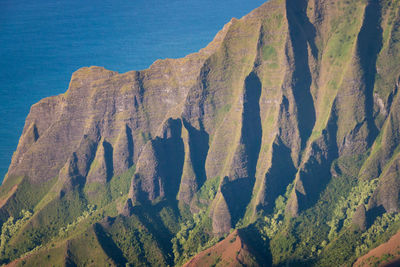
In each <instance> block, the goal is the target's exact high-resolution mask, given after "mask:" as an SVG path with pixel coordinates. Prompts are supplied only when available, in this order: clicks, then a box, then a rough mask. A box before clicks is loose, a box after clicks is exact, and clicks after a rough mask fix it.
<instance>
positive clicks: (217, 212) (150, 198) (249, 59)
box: [0, 0, 400, 263]
mask: <svg viewBox="0 0 400 267" xmlns="http://www.w3.org/2000/svg"><path fill="white" fill-rule="evenodd" d="M399 6H400V4H399V2H398V1H389V0H381V1H378V0H369V1H344V0H343V1H336V0H335V1H334V0H315V1H314V0H286V1H283V0H272V1H270V2H267V3H266V4H264V5H263V6H261V7H259V8H258V9H256V10H254V11H253V12H252V13H250V14H249V15H247V16H245V17H243V18H242V19H240V20H237V19H232V21H231V22H229V23H228V24H227V25H225V27H224V28H223V30H221V32H219V33H218V34H217V36H216V37H215V39H214V40H213V41H212V42H211V43H210V44H209V45H208V46H207V47H206V48H204V49H202V50H201V51H199V52H198V53H195V54H192V55H189V56H187V57H185V58H182V59H166V60H159V61H156V62H155V63H154V64H153V65H152V66H151V67H150V68H149V69H147V70H143V71H132V72H128V73H124V74H119V73H116V72H112V71H108V70H105V69H103V68H100V67H90V68H82V69H80V70H78V71H77V72H75V73H74V74H73V75H72V78H71V82H70V86H69V89H68V91H67V92H66V93H65V94H63V95H59V96H55V97H50V98H46V99H44V100H42V101H40V102H39V103H37V104H35V105H34V106H32V108H31V111H30V113H29V115H28V117H27V119H26V123H25V127H24V130H23V134H22V136H21V139H20V142H19V145H18V148H17V151H16V152H15V154H14V156H13V158H12V163H11V165H10V168H9V171H8V174H7V176H6V178H5V181H4V183H3V186H2V192H1V198H2V200H1V202H0V203H1V216H2V217H1V218H2V220H3V221H6V220H7V218H8V217H9V216H14V217H16V216H18V214H19V212H20V210H21V209H28V210H33V211H34V213H33V216H32V218H30V219H29V220H28V221H29V223H27V224H26V225H25V226H23V227H22V228H21V230H19V232H20V233H21V234H22V233H23V232H24V231H25V232H27V233H34V232H35V231H36V230H35V227H36V225H37V224H38V223H39V222H43V221H46V219H45V218H46V216H47V214H48V213H49V212H56V214H57V215H56V217H57V218H58V219H60V218H67V222H58V223H55V225H54V226H53V227H54V231H55V232H57V231H58V228H57V227H61V226H62V225H63V223H73V221H74V218H76V217H77V215H76V214H79V212H82V211H83V210H84V209H85V208H84V205H87V204H95V205H96V206H97V207H98V209H100V210H101V209H104V211H103V216H105V215H104V214H108V215H109V216H111V217H116V216H117V217H118V216H125V217H126V216H127V217H130V216H138V220H139V221H140V224H143V225H144V226H145V227H146V229H147V230H148V231H149V232H151V233H152V234H153V235H155V236H156V235H157V234H159V233H162V232H163V229H153V228H152V227H154V226H149V225H152V223H154V222H156V221H157V220H158V219H159V220H161V221H162V223H163V224H164V225H165V227H166V229H167V230H168V231H167V232H168V233H169V235H168V234H166V236H162V238H161V240H162V241H160V240H159V243H158V246H159V247H160V251H161V252H160V255H164V256H162V257H161V258H163V262H164V263H168V262H171V261H173V260H175V262H179V260H182V255H181V254H179V253H178V254H179V255H178V256H176V255H175V259H171V258H169V257H170V256H165V255H167V254H168V253H171V250H172V249H173V250H174V252H175V250H178V251H181V253H188V254H187V255H186V257H187V256H188V255H191V254H190V253H189V252H188V251H190V248H186V247H185V246H184V245H183V244H182V243H179V242H178V241H179V240H178V241H176V240H175V241H176V242H178V243H177V244H178V245H176V247H177V248H175V247H173V246H172V245H171V244H170V245H165V244H164V243H165V242H166V241H165V240H171V238H172V237H173V236H174V235H175V234H176V233H177V231H178V229H176V228H174V227H172V226H169V225H168V223H167V222H166V221H168V220H169V221H171V220H172V221H173V220H175V222H178V221H180V220H181V219H179V218H186V219H187V216H189V217H193V214H202V216H203V217H202V218H203V219H202V220H203V221H204V223H202V224H201V225H202V226H201V227H206V225H209V226H210V227H209V230H207V231H208V232H209V236H208V237H207V238H208V239H207V240H211V239H212V236H221V235H224V234H226V233H228V232H229V231H230V229H231V228H235V227H239V226H241V227H242V226H246V225H248V224H250V223H251V222H255V221H257V220H258V219H259V218H261V217H260V216H264V215H265V214H266V215H267V217H268V216H275V215H276V218H281V217H282V216H284V218H286V219H287V220H290V218H292V220H295V217H297V216H301V215H302V214H304V213H303V212H305V211H307V210H308V211H310V210H311V211H315V212H316V209H318V208H317V207H319V206H318V205H320V204H319V203H320V202H321V201H322V200H321V199H323V195H324V194H328V193H329V192H330V191H329V190H330V189H329V188H331V187H330V186H331V184H334V183H335V181H342V180H341V179H350V180H349V181H350V182H349V181H347V180H346V181H347V182H348V183H349V184H350V185H351V186H350V187H346V188H342V190H343V192H340V193H337V195H342V193H343V194H344V195H342V197H343V198H344V199H346V198H349V196H350V194H351V192H353V191H352V189H351V187H352V188H356V187H357V185H360V184H362V183H368V184H372V185H375V186H372V189H371V190H372V191H371V192H370V193H368V194H367V193H365V194H367V195H366V196H364V195H362V194H364V193H360V195H362V197H359V198H360V200H359V201H358V202H360V203H358V202H357V203H356V204H357V206H356V207H358V206H359V205H361V204H362V205H364V204H368V205H367V209H366V210H363V212H364V213H363V222H362V226H363V227H362V228H363V230H364V231H365V230H366V229H365V227H367V226H366V225H368V224H369V225H373V223H374V221H373V220H374V218H376V216H381V215H382V214H383V213H390V214H392V213H396V214H397V213H398V212H399V211H400V198H399V196H400V178H399V177H400V176H399V164H398V163H399V161H398V159H399V155H398V147H399V144H400V139H399V138H400V135H399V133H400V129H399V127H400V118H399V116H400V115H399V114H400V110H399V107H400V105H399V103H398V101H399V97H398V85H399V81H400V77H399V76H400V65H399V64H398V63H397V62H399V59H400V51H399V43H398V41H399V38H400V33H399V26H400V19H399ZM343 177H346V178H343ZM349 177H350V178H349ZM371 181H373V182H371ZM347 182H346V183H347ZM337 183H340V182H337ZM343 183H344V182H343ZM11 188H12V190H11ZM38 188H40V189H38ZM10 190H11V191H10ZM339 190H340V189H339ZM326 192H328V193H326ZM346 194H347V195H346ZM31 195H34V197H31ZM334 196H335V197H337V196H336V195H334ZM335 197H334V198H335ZM334 198H333V199H334ZM282 199H283V200H282ZM331 199H332V198H331ZM278 200H279V201H280V202H282V203H281V205H278V202H279V201H278ZM280 202H279V203H280ZM361 202H363V203H361ZM71 203H73V204H71ZM165 203H168V204H165ZM82 204H84V205H82ZM74 205H75V206H74ZM113 205H114V206H113ZM282 205H283V206H282ZM321 205H322V204H321ZM330 205H331V208H332V209H334V208H335V205H336V203H330ZM142 206H143V207H144V206H148V207H152V208H155V209H156V210H157V212H161V211H162V210H163V209H162V207H164V209H165V207H166V206H169V207H170V208H171V209H173V210H174V212H172V213H171V212H170V213H168V212H167V213H168V214H169V215H168V216H172V217H171V218H170V217H168V216H167V217H168V218H170V219H166V217H165V216H164V215H160V217H157V218H158V219H156V218H152V219H149V218H148V217H149V216H150V217H152V215H148V216H147V215H146V216H145V215H143V214H145V213H146V212H144V211H142V210H141V208H140V207H142ZM278 206H279V207H278ZM61 207H62V208H61ZM68 207H75V208H68ZM356 207H349V209H354V210H355V208H356ZM362 207H364V206H362ZM160 210H161V211H160ZM353 212H354V211H349V213H347V215H346V216H350V215H351V214H352V213H353ZM358 213H360V212H358ZM358 213H357V214H358ZM118 214H122V215H118ZM133 214H136V215H133ZM160 214H161V213H160ZM172 214H173V215H172ZM274 214H275V215H274ZM53 215H54V214H53ZM108 215H107V216H108ZM96 216H97V217H95V218H96V219H91V220H92V221H91V222H92V223H93V222H95V221H100V220H105V219H102V216H100V215H96ZM89 217H90V216H89ZM364 217H368V218H369V219H368V220H370V221H371V222H369V223H366V222H365V220H367V219H366V218H364ZM90 218H91V217H90ZM118 218H119V217H118ZM268 218H269V217H268ZM274 218H275V217H274ZM286 219H285V220H286ZM121 220H122V219H121ZM132 220H133V219H132ZM182 220H185V219H182ZM207 220H210V221H209V222H208V223H205V221H207ZM282 220H283V219H282ZM332 220H333V221H334V220H335V218H332ZM340 220H341V221H342V223H343V221H346V218H341V219H340ZM355 221H357V222H358V221H359V220H355ZM131 223H132V222H131ZM121 224H123V223H122V222H121ZM199 225H200V224H199ZM288 225H289V226H288V227H289V228H287V229H290V227H292V226H290V225H291V224H290V223H289V224H288ZM99 227H101V226H99ZM107 227H108V228H107ZM107 227H105V229H106V230H105V231H108V230H107V229H113V228H112V226H107ZM110 227H111V228H110ZM132 227H134V228H135V227H138V226H137V225H136V226H132ZM193 227H194V228H193V229H197V228H196V227H197V226H193ZM201 227H200V226H198V229H203V228H201ZM266 227H267V228H268V227H269V226H266ZM282 227H283V226H282ZM206 228H207V227H206ZM206 228H205V229H206ZM96 229H98V228H96ZM96 229H95V230H93V231H94V232H95V234H96V235H97V237H98V236H99V234H98V230H96ZM166 229H164V230H166ZM207 229H208V228H207ZM114 230H115V229H114ZM114 230H109V231H111V232H112V231H114ZM339 230H340V229H339ZM339 230H338V231H339ZM38 231H39V232H40V230H38ZM115 231H116V230H115ZM55 232H54V233H50V234H49V233H47V232H46V233H42V232H41V236H42V237H40V238H38V239H37V240H40V242H39V243H38V244H47V242H50V240H53V238H54V235H55ZM267 232H268V231H267ZM267 236H268V238H270V239H272V240H273V237H274V236H275V234H274V235H267ZM157 238H158V237H157ZM297 238H299V237H297ZM178 239H179V238H178ZM192 239H193V238H192ZM98 240H99V242H100V243H101V242H103V241H101V240H103V239H101V238H99V237H98ZM193 240H195V238H194V239H193ZM320 241H322V240H320ZM10 242H14V243H12V244H14V245H15V246H16V247H18V246H20V245H19V242H18V241H16V240H14V241H13V239H11V241H10ZM32 242H33V241H32ZM110 242H111V241H110ZM113 242H115V246H116V247H117V248H118V246H120V244H119V243H118V241H115V240H114V241H113ZM138 242H139V241H138ZM140 242H144V241H143V240H142V241H140ZM168 242H169V241H168ZM168 242H167V243H168ZM193 242H194V241H193ZM271 242H273V241H271ZM32 244H36V243H35V242H33V243H32ZM113 244H114V243H113ZM179 244H180V245H179ZM171 246H172V247H171ZM33 247H35V245H31V246H25V247H24V246H22V245H21V247H18V248H19V252H17V253H16V254H12V253H11V252H10V253H11V254H10V255H11V256H10V258H11V259H12V258H13V257H16V255H17V256H19V255H21V253H23V252H26V251H29V250H31V249H32V248H33ZM67 247H68V246H67ZM102 247H103V250H105V251H106V253H114V252H115V251H114V252H107V249H105V248H104V244H103V245H102ZM321 249H322V248H321ZM118 250H121V248H120V247H119V248H118V249H117V250H116V251H118ZM122 250H123V249H122ZM144 250H146V249H145V248H144ZM182 251H183V252H182ZM2 253H4V252H2ZM121 253H125V254H126V253H128V252H126V251H124V250H123V252H121ZM129 253H131V254H132V255H133V254H135V253H134V252H129ZM129 253H128V254H129ZM125 254H124V255H123V256H121V257H125V258H126V259H127V260H128V261H129V259H131V258H130V257H131V256H127V255H125ZM129 255H130V254H129ZM277 255H280V254H279V253H278V254H277ZM311 255H313V254H312V253H311ZM132 257H133V256H132ZM180 257H181V258H180ZM276 257H277V258H274V261H275V260H276V259H278V262H279V260H280V259H281V258H279V257H280V256H279V257H278V256H276ZM177 259H178V260H177ZM114 260H115V258H114ZM75 261H77V262H78V260H77V259H75Z"/></svg>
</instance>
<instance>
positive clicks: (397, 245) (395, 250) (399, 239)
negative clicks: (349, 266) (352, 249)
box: [354, 232, 400, 266]
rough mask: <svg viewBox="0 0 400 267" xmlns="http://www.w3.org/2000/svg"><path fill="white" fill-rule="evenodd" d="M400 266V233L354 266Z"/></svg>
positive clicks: (360, 259)
mask: <svg viewBox="0 0 400 267" xmlns="http://www.w3.org/2000/svg"><path fill="white" fill-rule="evenodd" d="M399 264H400V232H398V233H397V234H395V235H394V236H392V237H391V238H390V239H389V241H388V242H386V243H383V244H382V245H380V246H378V247H377V248H374V249H373V250H371V251H370V252H368V253H367V254H366V255H364V256H362V257H361V258H359V259H357V261H356V262H355V263H354V266H372V265H377V266H378V265H379V266H398V265H399Z"/></svg>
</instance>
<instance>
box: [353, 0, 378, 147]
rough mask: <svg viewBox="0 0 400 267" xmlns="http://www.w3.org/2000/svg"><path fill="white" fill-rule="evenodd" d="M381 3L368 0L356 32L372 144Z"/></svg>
mask: <svg viewBox="0 0 400 267" xmlns="http://www.w3.org/2000/svg"><path fill="white" fill-rule="evenodd" d="M380 21H381V5H380V3H379V1H378V0H369V2H368V5H367V7H366V8H365V14H364V21H363V25H362V27H361V30H360V32H359V34H358V41H357V54H358V56H359V59H360V66H361V68H362V70H363V76H362V81H363V82H364V83H365V97H366V99H365V100H366V101H365V111H366V120H367V125H368V129H369V136H368V144H369V145H372V143H373V141H374V140H375V138H376V136H377V135H378V128H377V127H376V125H375V122H374V118H373V113H374V98H373V91H374V85H375V75H376V61H377V58H378V54H379V52H380V50H381V48H382V28H381V25H380Z"/></svg>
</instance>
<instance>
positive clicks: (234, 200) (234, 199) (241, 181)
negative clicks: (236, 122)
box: [221, 72, 262, 225]
mask: <svg viewBox="0 0 400 267" xmlns="http://www.w3.org/2000/svg"><path fill="white" fill-rule="evenodd" d="M261 88H262V85H261V82H260V79H259V78H258V76H257V75H256V74H255V73H254V72H251V73H250V74H249V75H248V76H247V78H246V79H245V82H244V95H243V113H242V129H241V137H240V145H239V146H238V148H237V150H236V152H235V155H234V159H233V163H232V174H231V175H230V176H231V177H230V179H229V180H230V181H228V180H226V182H225V183H224V184H223V185H222V187H221V192H222V193H223V195H224V197H225V199H226V202H227V204H228V208H229V211H230V213H231V218H232V225H235V224H236V223H237V222H238V220H239V219H240V218H243V216H244V214H245V211H246V207H247V205H248V204H249V203H250V200H251V196H252V192H253V187H254V183H255V174H256V167H257V161H258V156H259V153H260V147H261V139H262V127H261V117H260V105H259V100H260V96H261ZM246 174H247V175H246ZM244 175H245V176H244Z"/></svg>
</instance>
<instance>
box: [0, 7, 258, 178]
mask: <svg viewBox="0 0 400 267" xmlns="http://www.w3.org/2000/svg"><path fill="white" fill-rule="evenodd" d="M263 2H265V1H264V0H229V1H226V0H168V1H167V0H164V1H161V0H131V1H128V0H112V1H111V0H102V1H100V0H90V1H89V0H35V1H32V0H29V1H28V0H0V181H1V180H2V178H3V176H4V175H5V173H6V172H7V168H8V165H9V164H10V161H11V156H12V153H13V151H15V149H16V147H17V143H18V138H19V136H20V134H21V132H22V128H23V126H24V120H25V118H26V116H27V114H28V112H29V108H30V106H31V105H32V104H34V103H35V102H37V101H39V100H40V99H42V98H44V97H47V96H51V95H57V94H60V93H63V92H65V90H66V89H67V87H68V82H69V79H70V77H71V74H72V72H74V71H75V70H76V69H78V68H80V67H83V66H91V65H97V66H104V67H105V68H107V69H111V70H115V71H118V72H126V71H129V70H139V69H144V68H147V67H148V66H149V65H150V64H151V63H152V62H153V61H155V60H156V59H158V58H166V57H168V58H178V57H183V56H185V55H187V54H189V53H193V52H196V51H198V50H199V49H200V48H202V47H204V46H206V45H207V43H209V42H210V41H211V40H212V39H213V37H214V35H215V34H216V33H217V32H218V31H219V30H220V29H221V28H222V27H223V25H224V24H225V23H227V22H228V21H229V20H230V19H231V18H232V17H236V18H240V17H242V16H243V15H245V14H247V13H248V12H250V11H251V10H253V9H254V8H256V7H258V6H260V5H261V4H262V3H263Z"/></svg>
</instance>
